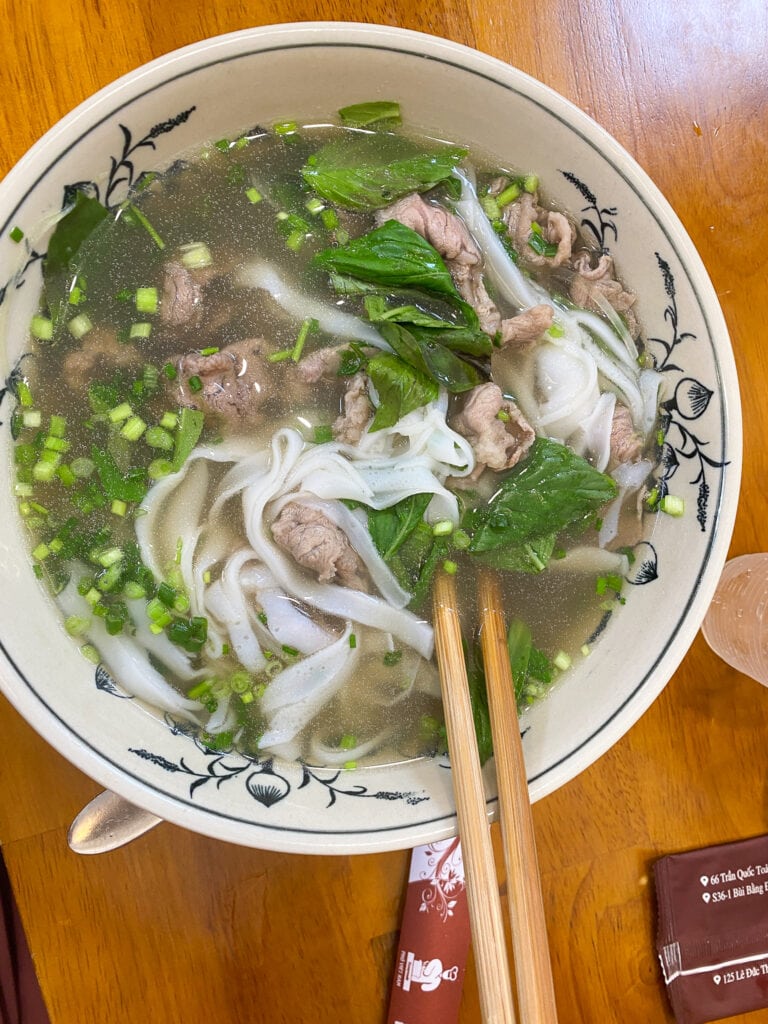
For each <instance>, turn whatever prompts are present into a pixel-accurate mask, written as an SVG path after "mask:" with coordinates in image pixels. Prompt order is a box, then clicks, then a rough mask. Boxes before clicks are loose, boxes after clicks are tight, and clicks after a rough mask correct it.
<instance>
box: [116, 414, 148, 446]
mask: <svg viewBox="0 0 768 1024" xmlns="http://www.w3.org/2000/svg"><path fill="white" fill-rule="evenodd" d="M146 429H147V424H146V423H145V422H144V420H143V419H142V418H141V417H140V416H131V418H130V419H129V420H127V421H126V423H125V426H124V427H123V429H122V430H121V431H120V435H121V436H122V437H124V438H125V439H126V441H138V440H139V438H140V437H141V435H142V434H143V433H144V431H145V430H146Z"/></svg>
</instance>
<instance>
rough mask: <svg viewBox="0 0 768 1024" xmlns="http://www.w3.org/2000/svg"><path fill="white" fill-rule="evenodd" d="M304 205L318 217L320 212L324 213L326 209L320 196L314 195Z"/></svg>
mask: <svg viewBox="0 0 768 1024" xmlns="http://www.w3.org/2000/svg"><path fill="white" fill-rule="evenodd" d="M304 206H305V208H306V209H307V210H309V212H310V213H311V214H312V215H313V216H314V217H316V216H317V215H318V213H322V212H323V210H324V209H325V203H324V202H323V200H322V199H320V198H318V196H313V197H312V198H311V199H308V200H307V201H306V203H305V204H304Z"/></svg>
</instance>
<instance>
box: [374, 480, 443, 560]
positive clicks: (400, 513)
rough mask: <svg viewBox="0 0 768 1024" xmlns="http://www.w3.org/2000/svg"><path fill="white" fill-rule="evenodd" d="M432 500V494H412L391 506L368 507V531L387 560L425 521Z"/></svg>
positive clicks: (377, 548)
mask: <svg viewBox="0 0 768 1024" xmlns="http://www.w3.org/2000/svg"><path fill="white" fill-rule="evenodd" d="M431 500H432V495H431V494H412V495H410V496H409V497H408V498H403V499H402V501H398V502H397V504H395V505H392V506H390V508H383V509H373V508H371V509H368V532H369V533H370V535H371V539H372V540H373V543H374V544H375V545H376V550H377V551H378V552H379V554H380V555H381V557H382V558H383V559H384V561H385V562H389V561H390V559H391V558H392V557H393V556H394V555H395V554H396V553H397V552H398V551H399V550H400V548H401V547H402V546H403V544H404V543H405V542H406V540H407V539H408V537H409V536H410V535H411V534H412V533H413V531H414V530H415V529H416V527H417V526H418V525H419V523H422V522H424V513H425V512H426V510H427V505H429V503H430V501H431ZM430 532H431V531H430Z"/></svg>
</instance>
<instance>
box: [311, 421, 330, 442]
mask: <svg viewBox="0 0 768 1024" xmlns="http://www.w3.org/2000/svg"><path fill="white" fill-rule="evenodd" d="M314 438H315V444H325V443H326V442H328V441H332V440H333V428H332V427H331V426H329V425H328V424H327V423H319V424H318V425H317V426H316V427H315V428H314Z"/></svg>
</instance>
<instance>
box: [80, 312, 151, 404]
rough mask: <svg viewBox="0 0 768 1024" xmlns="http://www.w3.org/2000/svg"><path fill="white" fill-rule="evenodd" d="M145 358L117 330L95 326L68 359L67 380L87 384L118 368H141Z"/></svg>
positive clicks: (85, 385) (83, 385) (82, 385)
mask: <svg viewBox="0 0 768 1024" xmlns="http://www.w3.org/2000/svg"><path fill="white" fill-rule="evenodd" d="M141 364H142V359H141V356H140V355H139V353H138V352H137V351H136V349H135V348H134V347H133V345H128V344H123V343H121V342H119V341H118V340H117V334H116V332H115V331H113V330H111V329H110V328H107V327H93V328H92V329H91V330H90V331H88V333H87V334H86V335H85V336H84V337H83V340H82V342H81V343H80V345H79V346H78V348H76V349H73V350H72V351H71V352H69V353H68V354H67V356H66V357H65V359H64V380H65V382H66V384H67V385H68V386H69V387H70V388H73V389H75V390H76V389H78V388H81V387H87V385H88V381H89V380H91V379H92V378H93V377H94V376H98V377H106V376H110V375H111V373H112V372H113V371H114V370H115V369H118V368H126V369H127V368H138V367H140V366H141Z"/></svg>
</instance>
